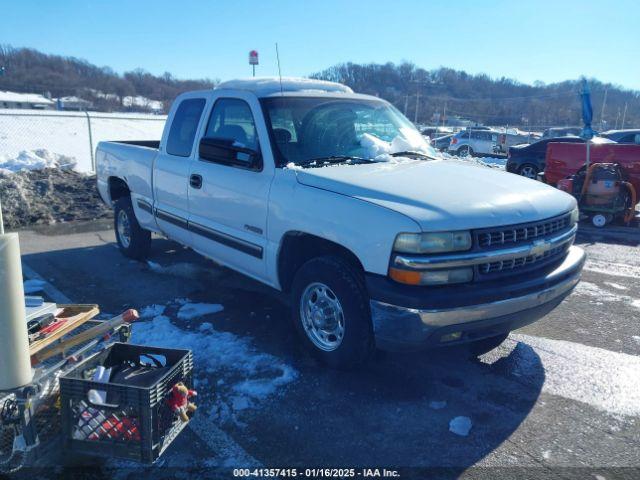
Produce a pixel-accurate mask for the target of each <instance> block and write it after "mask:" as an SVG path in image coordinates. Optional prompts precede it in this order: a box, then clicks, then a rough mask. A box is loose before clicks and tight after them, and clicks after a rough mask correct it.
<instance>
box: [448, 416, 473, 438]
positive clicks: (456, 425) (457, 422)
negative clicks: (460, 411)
mask: <svg viewBox="0 0 640 480" xmlns="http://www.w3.org/2000/svg"><path fill="white" fill-rule="evenodd" d="M471 426H472V424H471V419H470V418H469V417H456V418H453V419H452V420H451V421H450V422H449V431H450V432H452V433H455V434H456V435H460V436H461V437H466V436H467V435H469V431H470V430H471Z"/></svg>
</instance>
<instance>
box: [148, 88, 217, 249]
mask: <svg viewBox="0 0 640 480" xmlns="http://www.w3.org/2000/svg"><path fill="white" fill-rule="evenodd" d="M176 104H177V105H175V106H174V109H173V111H172V114H171V115H170V116H169V118H168V119H167V121H168V122H170V123H169V130H168V132H165V134H164V138H163V141H162V144H161V146H160V151H159V153H158V157H157V158H156V161H155V164H154V170H153V188H154V212H155V216H156V222H157V224H158V227H159V228H160V229H161V230H162V231H163V232H164V233H166V234H167V236H169V237H170V238H172V239H175V240H178V241H180V242H182V243H184V244H186V245H191V234H190V232H189V228H188V223H187V222H188V219H189V200H188V194H189V188H188V187H189V174H190V171H191V162H192V161H193V159H194V155H195V152H196V150H197V147H196V146H194V144H195V143H196V142H195V139H196V134H197V133H198V127H199V126H200V123H201V121H202V117H203V115H202V114H203V112H204V108H205V105H206V99H205V98H204V97H203V96H202V95H200V96H198V95H197V94H188V95H185V96H183V97H181V98H180V99H179V100H177V101H176Z"/></svg>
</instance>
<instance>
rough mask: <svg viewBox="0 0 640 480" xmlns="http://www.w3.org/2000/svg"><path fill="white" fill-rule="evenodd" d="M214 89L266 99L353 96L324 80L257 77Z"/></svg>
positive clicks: (349, 92) (347, 88)
mask: <svg viewBox="0 0 640 480" xmlns="http://www.w3.org/2000/svg"><path fill="white" fill-rule="evenodd" d="M215 88H216V89H231V90H247V91H250V92H253V93H254V94H255V95H256V96H258V97H268V96H271V95H274V94H276V95H277V94H280V93H281V92H315V93H346V94H353V90H351V89H350V88H349V87H347V86H346V85H342V84H341V83H336V82H328V81H326V80H314V79H311V78H295V77H282V81H281V80H280V78H278V77H259V78H247V79H237V80H228V81H226V82H222V83H220V84H218V85H217V86H216V87H215Z"/></svg>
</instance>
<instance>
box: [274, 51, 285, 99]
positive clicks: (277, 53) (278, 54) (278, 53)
mask: <svg viewBox="0 0 640 480" xmlns="http://www.w3.org/2000/svg"><path fill="white" fill-rule="evenodd" d="M276 59H277V60H278V77H280V95H284V93H283V91H282V71H281V70H280V52H278V42H276Z"/></svg>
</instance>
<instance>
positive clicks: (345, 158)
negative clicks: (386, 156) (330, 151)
mask: <svg viewBox="0 0 640 480" xmlns="http://www.w3.org/2000/svg"><path fill="white" fill-rule="evenodd" d="M349 161H356V162H364V163H375V160H374V159H373V158H365V157H357V156H354V155H330V156H328V157H317V158H310V159H308V160H304V161H303V162H300V163H298V165H300V166H301V167H308V166H311V165H313V164H317V165H318V166H322V165H327V164H330V165H331V164H336V163H343V162H349Z"/></svg>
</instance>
